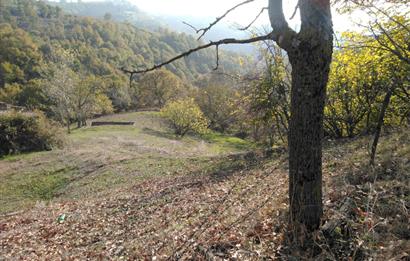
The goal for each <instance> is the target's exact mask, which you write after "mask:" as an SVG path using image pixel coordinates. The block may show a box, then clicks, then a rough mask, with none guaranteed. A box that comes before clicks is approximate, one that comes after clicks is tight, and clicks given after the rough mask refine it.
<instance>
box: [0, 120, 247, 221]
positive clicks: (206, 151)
mask: <svg viewBox="0 0 410 261" xmlns="http://www.w3.org/2000/svg"><path fill="white" fill-rule="evenodd" d="M104 120H108V121H112V120H115V121H135V122H136V125H135V126H101V127H89V128H83V129H78V130H75V131H74V132H73V133H72V134H71V135H69V137H68V140H67V143H68V145H67V147H66V148H65V149H64V150H56V151H50V152H42V153H32V154H26V155H20V156H12V157H8V158H5V159H3V160H1V161H0V177H1V180H2V182H1V184H0V213H5V212H10V211H15V210H19V209H21V208H22V207H26V206H33V205H34V204H35V203H36V202H37V201H48V200H51V199H66V198H84V197H86V196H94V195H95V193H97V192H101V191H107V190H112V189H114V188H116V187H119V186H122V185H124V184H130V183H132V182H134V181H139V180H142V179H146V178H149V177H153V176H164V175H170V176H172V175H175V174H181V172H182V173H187V172H192V171H201V170H202V169H203V168H206V167H211V163H210V158H212V157H217V156H220V155H227V154H231V153H237V152H241V151H245V150H247V149H249V148H251V144H249V143H248V142H246V141H244V140H241V139H238V138H232V137H226V136H222V135H219V134H208V135H206V136H204V137H193V136H188V137H185V138H184V139H177V138H175V136H174V135H173V134H172V131H171V130H169V129H168V128H167V125H166V123H165V122H163V120H162V119H161V118H160V117H159V116H158V114H157V113H155V112H139V113H126V114H120V115H114V116H107V117H104V118H101V119H98V121H104Z"/></svg>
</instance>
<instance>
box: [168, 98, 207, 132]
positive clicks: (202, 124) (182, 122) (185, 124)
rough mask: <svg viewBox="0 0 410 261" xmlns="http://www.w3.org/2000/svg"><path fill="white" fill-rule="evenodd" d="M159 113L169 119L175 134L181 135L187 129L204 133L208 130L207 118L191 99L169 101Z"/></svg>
mask: <svg viewBox="0 0 410 261" xmlns="http://www.w3.org/2000/svg"><path fill="white" fill-rule="evenodd" d="M161 115H162V116H163V117H164V118H166V119H168V120H169V122H170V123H171V126H172V128H173V129H174V131H175V134H176V135H178V136H181V137H183V136H184V135H185V134H186V133H187V132H188V131H193V132H196V133H198V134H204V133H206V132H207V130H208V120H207V119H206V118H205V116H204V114H203V113H202V111H201V109H200V108H199V106H198V105H197V104H196V103H195V102H194V100H193V99H183V100H177V101H172V102H169V103H167V104H166V105H165V107H164V108H163V109H162V110H161Z"/></svg>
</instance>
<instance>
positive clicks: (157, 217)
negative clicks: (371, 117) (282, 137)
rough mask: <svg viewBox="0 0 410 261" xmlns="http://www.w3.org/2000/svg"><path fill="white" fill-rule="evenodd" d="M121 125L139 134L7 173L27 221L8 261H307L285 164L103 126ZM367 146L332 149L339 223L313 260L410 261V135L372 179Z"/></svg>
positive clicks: (102, 132) (389, 149) (203, 141)
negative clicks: (293, 222)
mask: <svg viewBox="0 0 410 261" xmlns="http://www.w3.org/2000/svg"><path fill="white" fill-rule="evenodd" d="M113 118H114V119H115V120H124V121H128V120H135V121H136V122H137V123H136V126H135V127H97V128H86V129H82V130H78V131H75V132H74V133H73V134H72V135H71V136H70V137H69V143H70V145H69V146H68V148H67V149H65V150H62V151H52V152H45V153H34V154H28V155H21V156H15V157H10V158H6V159H3V160H1V161H0V177H1V179H2V181H3V182H2V184H1V185H0V186H1V190H0V193H1V197H0V198H1V200H2V201H1V204H0V206H2V209H1V211H2V212H3V213H9V212H10V211H17V210H23V212H18V213H17V214H8V215H3V216H2V217H1V218H0V244H1V247H2V253H1V255H0V257H1V258H0V259H3V258H4V259H7V258H10V257H13V258H30V259H31V260H42V259H58V258H61V257H63V256H64V257H66V258H70V259H75V258H77V259H86V258H88V259H98V258H102V257H104V258H107V259H110V260H123V259H125V260H154V259H156V260H167V258H168V257H174V258H175V259H182V260H192V259H193V260H205V259H208V260H209V259H211V260H212V258H215V257H219V258H226V259H228V258H237V259H238V260H272V259H279V258H282V259H284V260H291V259H292V258H293V259H294V260H299V259H297V258H300V257H301V254H300V253H301V252H299V250H297V249H293V244H292V242H289V241H288V234H287V231H288V229H287V228H286V223H287V163H286V162H287V156H286V154H274V155H273V156H272V157H271V158H266V157H264V156H263V155H261V154H258V153H242V152H244V151H246V150H247V149H252V146H251V144H248V143H247V142H245V141H243V140H240V139H236V138H230V137H225V136H218V135H210V136H208V137H205V138H199V137H192V136H191V137H187V138H184V139H182V140H178V139H175V138H174V137H173V136H172V135H171V134H170V132H169V131H168V130H167V128H166V127H165V125H164V124H163V122H162V121H161V120H159V118H158V116H157V115H156V114H155V113H151V112H147V113H133V114H123V115H116V116H111V117H105V118H103V119H102V120H113ZM369 141H370V139H369V137H362V138H358V139H355V140H344V141H338V142H333V141H328V142H327V143H326V148H325V151H324V158H325V159H324V182H325V186H324V202H325V215H324V216H325V219H324V221H323V223H324V224H329V223H330V222H333V221H334V220H337V221H338V223H337V225H336V227H335V228H334V229H333V230H331V231H327V232H328V233H327V232H326V231H318V232H317V234H315V237H314V238H315V242H314V244H313V245H307V249H308V250H307V251H304V253H303V256H302V257H303V258H307V257H310V258H312V257H313V256H314V257H315V258H314V259H315V260H369V258H373V259H374V260H401V258H406V257H408V255H409V252H408V250H409V249H410V238H409V235H410V233H409V232H410V229H409V214H408V208H409V207H410V190H409V187H410V186H409V185H410V184H409V182H410V177H409V173H410V146H409V144H410V135H409V132H408V130H404V131H399V132H396V133H391V134H388V135H385V136H383V138H382V140H381V143H380V152H379V155H378V158H377V163H378V165H377V166H376V167H374V168H369V167H368V165H367V162H368V152H367V148H368V144H369ZM50 200H51V201H50ZM35 202H37V203H36V204H35V206H34V207H32V206H33V205H34V203H35ZM347 203H349V204H347ZM346 205H348V206H349V207H348V208H345V207H344V206H346ZM28 206H31V207H30V208H27V207H28ZM344 208H345V209H349V211H347V212H345V211H343V209H344ZM63 214H64V216H62V215H63ZM58 217H60V222H57V219H58ZM63 217H64V218H63ZM339 221H340V222H339ZM325 226H326V225H325ZM33 238H35V239H36V240H33ZM295 258H296V259H295ZM293 259H292V260H293Z"/></svg>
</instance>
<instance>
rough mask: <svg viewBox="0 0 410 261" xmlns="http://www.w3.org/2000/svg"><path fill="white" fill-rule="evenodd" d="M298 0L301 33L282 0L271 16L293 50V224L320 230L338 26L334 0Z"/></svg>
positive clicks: (280, 38)
mask: <svg viewBox="0 0 410 261" xmlns="http://www.w3.org/2000/svg"><path fill="white" fill-rule="evenodd" d="M298 3H299V10H300V16H301V20H302V25H301V29H300V32H298V33H296V32H295V31H293V30H292V29H290V28H289V26H288V24H287V22H286V19H285V17H284V14H283V8H282V0H270V1H269V17H270V21H271V26H272V29H273V32H274V40H275V41H276V43H277V44H278V45H279V46H280V47H281V48H282V49H284V50H286V51H287V53H288V56H289V59H290V62H291V65H292V90H291V117H290V123H289V141H288V142H289V199H290V217H291V223H292V224H293V225H295V226H296V227H299V225H302V226H304V227H306V228H307V229H308V230H314V229H316V228H318V227H319V225H320V219H321V217H322V209H323V204H322V132H323V113H324V112H323V110H324V104H325V99H326V85H327V81H328V75H329V70H330V69H329V68H330V62H331V60H332V50H333V30H332V19H331V12H330V1H329V0H303V1H299V2H298ZM297 231H299V229H297ZM297 231H296V232H297Z"/></svg>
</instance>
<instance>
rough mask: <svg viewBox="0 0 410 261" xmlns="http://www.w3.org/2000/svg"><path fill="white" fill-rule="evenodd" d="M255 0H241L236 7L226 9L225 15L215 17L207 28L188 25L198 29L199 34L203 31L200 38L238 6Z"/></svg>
mask: <svg viewBox="0 0 410 261" xmlns="http://www.w3.org/2000/svg"><path fill="white" fill-rule="evenodd" d="M254 1H255V0H246V1H243V2H241V3H239V4H237V5H235V6H234V7H232V8H231V9H229V10H228V11H226V12H225V13H224V14H223V15H221V16H219V17H217V18H216V19H215V21H213V22H212V23H210V24H209V25H208V26H207V27H205V28H201V29H195V27H194V26H191V25H188V26H190V27H191V28H193V29H194V30H195V31H196V33H197V34H199V33H201V32H202V33H201V35H200V36H199V37H198V40H200V39H201V38H202V37H203V36H204V35H205V34H206V33H207V32H208V31H209V30H211V28H212V27H213V26H214V25H216V24H217V23H219V22H220V21H221V20H222V19H224V18H225V17H226V16H227V15H228V14H229V13H231V12H232V11H234V10H235V9H236V8H238V7H240V6H242V5H246V4H249V3H252V2H254Z"/></svg>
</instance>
